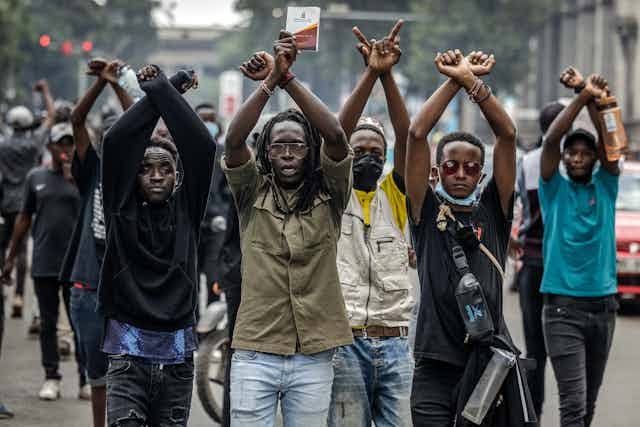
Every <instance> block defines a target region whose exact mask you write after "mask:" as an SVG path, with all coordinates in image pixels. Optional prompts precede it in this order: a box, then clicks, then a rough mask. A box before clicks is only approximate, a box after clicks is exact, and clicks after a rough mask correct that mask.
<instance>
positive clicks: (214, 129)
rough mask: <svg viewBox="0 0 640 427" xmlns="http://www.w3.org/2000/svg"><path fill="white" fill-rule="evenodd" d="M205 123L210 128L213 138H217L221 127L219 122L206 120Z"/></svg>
mask: <svg viewBox="0 0 640 427" xmlns="http://www.w3.org/2000/svg"><path fill="white" fill-rule="evenodd" d="M204 125H205V126H206V127H207V129H208V130H209V133H210V134H211V137H212V138H213V139H215V138H216V137H217V136H218V133H220V128H219V127H218V125H217V124H215V123H213V122H204Z"/></svg>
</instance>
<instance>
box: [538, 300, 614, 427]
mask: <svg viewBox="0 0 640 427" xmlns="http://www.w3.org/2000/svg"><path fill="white" fill-rule="evenodd" d="M616 310H617V302H616V301H615V298H614V297H613V296H610V297H603V298H572V297H564V296H557V295H550V294H547V295H545V304H544V308H543V325H544V338H545V342H546V345H547V352H548V353H549V358H550V359H551V365H552V366H553V371H554V373H555V377H556V381H557V382H558V393H559V395H560V424H561V426H562V427H588V426H589V425H591V421H592V420H593V414H594V409H595V403H596V399H597V397H598V391H599V389H600V385H601V384H602V379H603V377H604V370H605V366H606V364H607V359H608V357H609V350H610V349H611V342H612V341H613V332H614V329H615V324H616Z"/></svg>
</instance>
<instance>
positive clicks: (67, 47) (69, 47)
mask: <svg viewBox="0 0 640 427" xmlns="http://www.w3.org/2000/svg"><path fill="white" fill-rule="evenodd" d="M60 50H61V51H62V54H63V55H64V56H69V55H71V54H73V43H71V41H69V40H65V41H64V42H62V44H61V45H60Z"/></svg>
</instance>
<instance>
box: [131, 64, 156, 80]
mask: <svg viewBox="0 0 640 427" xmlns="http://www.w3.org/2000/svg"><path fill="white" fill-rule="evenodd" d="M159 71H160V70H158V67H156V66H155V65H145V66H144V67H142V68H140V69H139V70H138V72H137V73H136V76H137V77H138V81H139V82H140V83H142V82H146V81H150V80H153V79H155V78H156V77H158V74H159Z"/></svg>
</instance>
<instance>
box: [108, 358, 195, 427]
mask: <svg viewBox="0 0 640 427" xmlns="http://www.w3.org/2000/svg"><path fill="white" fill-rule="evenodd" d="M192 391H193V359H187V360H186V361H185V363H180V364H176V365H162V364H158V363H151V362H149V361H148V360H145V359H142V358H139V357H133V356H126V355H124V356H109V370H108V371H107V426H109V427H147V426H149V427H156V426H157V427H168V426H175V427H181V426H186V425H187V421H188V420H189V410H190V409H191V392H192Z"/></svg>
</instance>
